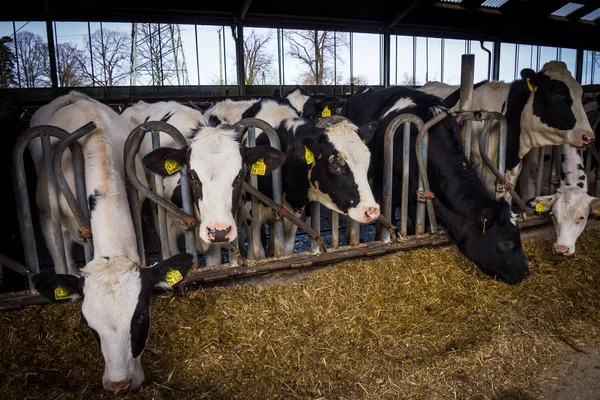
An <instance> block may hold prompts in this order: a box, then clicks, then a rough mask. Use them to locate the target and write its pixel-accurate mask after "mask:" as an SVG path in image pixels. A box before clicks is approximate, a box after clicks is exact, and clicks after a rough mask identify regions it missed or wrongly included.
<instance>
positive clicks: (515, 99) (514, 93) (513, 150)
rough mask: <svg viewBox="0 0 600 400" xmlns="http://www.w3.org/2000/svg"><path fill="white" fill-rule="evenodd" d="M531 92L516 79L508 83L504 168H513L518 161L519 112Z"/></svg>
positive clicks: (519, 159) (519, 141) (519, 144)
mask: <svg viewBox="0 0 600 400" xmlns="http://www.w3.org/2000/svg"><path fill="white" fill-rule="evenodd" d="M530 94H531V92H530V91H529V90H527V87H526V86H525V84H524V83H523V80H516V81H514V82H513V83H512V84H511V85H510V90H509V92H508V98H507V99H506V114H505V117H506V122H507V124H508V132H507V140H506V169H507V170H511V169H513V168H515V167H516V166H517V165H518V164H519V163H520V162H521V158H520V157H519V149H520V147H521V114H522V113H523V109H524V108H525V104H527V100H529V95H530Z"/></svg>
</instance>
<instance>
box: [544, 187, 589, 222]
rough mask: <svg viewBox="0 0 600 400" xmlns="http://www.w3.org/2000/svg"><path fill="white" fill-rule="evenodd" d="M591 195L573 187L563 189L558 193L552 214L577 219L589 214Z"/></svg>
mask: <svg viewBox="0 0 600 400" xmlns="http://www.w3.org/2000/svg"><path fill="white" fill-rule="evenodd" d="M588 198H589V195H588V194H587V193H586V192H585V190H583V189H581V188H579V187H576V186H573V187H561V188H560V191H559V192H557V194H556V198H555V201H554V204H553V205H552V212H553V213H554V214H555V215H556V216H558V217H565V218H568V217H575V216H577V215H578V214H584V215H587V214H588V212H589V211H588V210H589V199H588Z"/></svg>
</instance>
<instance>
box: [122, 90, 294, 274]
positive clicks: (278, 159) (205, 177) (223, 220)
mask: <svg viewBox="0 0 600 400" xmlns="http://www.w3.org/2000/svg"><path fill="white" fill-rule="evenodd" d="M226 104H229V102H226ZM122 116H123V117H124V118H125V119H126V120H127V121H128V123H129V128H130V129H131V130H133V129H134V128H135V127H137V126H138V125H140V124H141V123H143V122H146V121H163V122H166V123H168V124H171V125H172V126H174V127H175V128H177V129H178V130H179V132H181V134H182V135H183V136H184V137H185V139H186V140H187V143H188V145H187V146H186V147H184V148H182V149H177V148H175V147H176V146H175V142H174V141H173V139H172V138H171V136H170V135H168V134H166V133H164V132H161V133H160V140H161V147H160V148H158V149H156V150H152V138H151V137H150V135H146V137H145V138H144V140H143V141H142V144H141V146H140V151H139V154H140V155H141V156H142V157H143V163H144V166H145V167H146V168H147V170H148V171H149V173H157V174H160V175H162V176H163V177H167V179H164V181H163V182H164V187H165V196H166V198H167V199H169V200H170V201H172V202H173V204H175V205H177V206H179V207H182V204H183V203H182V199H181V183H180V175H179V174H174V172H176V171H174V170H171V171H169V170H167V168H165V165H166V164H165V162H166V161H167V160H171V164H172V163H173V162H175V163H176V164H177V165H179V166H186V167H187V168H188V169H189V176H190V180H191V181H190V183H191V187H192V191H193V196H194V204H195V212H196V218H197V220H198V221H199V222H200V225H199V227H198V235H197V239H198V240H197V248H198V250H200V251H202V252H205V253H206V265H215V264H220V263H221V251H220V246H217V245H218V243H222V242H232V241H234V240H235V239H236V238H237V235H238V232H237V226H236V222H235V214H236V212H237V209H238V206H239V197H240V191H241V184H242V181H243V179H244V178H245V174H246V172H247V169H248V168H247V167H248V166H249V165H252V164H253V163H254V162H256V161H257V160H258V159H261V158H262V159H263V160H264V163H265V167H266V171H265V173H266V174H267V175H268V174H270V173H271V171H272V170H273V169H275V168H277V167H278V166H280V165H281V164H282V163H283V161H284V160H285V155H284V154H283V153H282V152H281V151H279V150H277V149H275V148H273V147H271V146H269V145H261V146H256V147H250V148H249V147H246V146H243V145H241V144H240V141H239V139H238V136H239V133H238V132H237V131H235V130H233V129H232V128H231V127H229V126H224V125H221V126H218V127H213V126H209V125H208V122H207V120H206V118H205V117H204V116H203V115H202V113H201V112H200V111H198V110H196V109H194V108H191V107H188V106H186V105H183V104H181V103H178V102H176V101H162V102H156V103H146V102H144V101H139V102H138V103H136V104H134V105H132V106H130V107H128V108H126V109H125V110H124V111H123V112H122ZM149 178H150V177H148V179H149ZM167 224H168V237H169V250H170V252H171V254H173V253H175V252H178V251H179V250H178V247H177V237H178V236H180V235H182V234H183V229H182V226H181V221H180V220H179V219H178V218H177V217H175V216H173V215H171V214H170V213H167Z"/></svg>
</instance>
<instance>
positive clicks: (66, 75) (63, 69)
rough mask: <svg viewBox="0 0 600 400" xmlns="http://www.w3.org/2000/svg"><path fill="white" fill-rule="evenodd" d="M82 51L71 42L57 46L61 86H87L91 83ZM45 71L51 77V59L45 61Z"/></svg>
mask: <svg viewBox="0 0 600 400" xmlns="http://www.w3.org/2000/svg"><path fill="white" fill-rule="evenodd" d="M82 53H83V52H82V51H81V50H79V49H77V46H75V45H73V44H71V43H60V44H59V45H58V46H56V59H57V63H58V83H59V85H60V86H85V85H87V84H89V83H90V80H89V79H88V78H87V77H86V75H85V71H84V69H83V66H82V64H81V61H80V60H81V58H82ZM44 72H45V74H46V75H47V76H48V79H50V64H49V60H48V62H47V63H44Z"/></svg>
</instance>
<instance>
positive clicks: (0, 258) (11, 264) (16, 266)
mask: <svg viewBox="0 0 600 400" xmlns="http://www.w3.org/2000/svg"><path fill="white" fill-rule="evenodd" d="M0 264H2V265H3V266H5V267H7V268H10V269H12V270H13V271H16V272H18V273H19V274H21V275H25V276H27V277H29V276H31V275H33V272H32V271H31V270H30V269H29V268H28V267H27V266H25V265H23V264H21V263H20V262H17V261H15V260H13V259H12V258H10V257H7V256H5V255H4V254H0Z"/></svg>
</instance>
